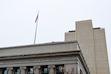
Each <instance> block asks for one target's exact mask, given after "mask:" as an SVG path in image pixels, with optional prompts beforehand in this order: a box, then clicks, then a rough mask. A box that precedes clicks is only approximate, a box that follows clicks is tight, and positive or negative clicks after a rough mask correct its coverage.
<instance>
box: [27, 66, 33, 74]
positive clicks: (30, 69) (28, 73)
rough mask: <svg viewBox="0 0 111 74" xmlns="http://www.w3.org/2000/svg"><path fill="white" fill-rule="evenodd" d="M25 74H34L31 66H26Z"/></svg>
mask: <svg viewBox="0 0 111 74" xmlns="http://www.w3.org/2000/svg"><path fill="white" fill-rule="evenodd" d="M27 74H34V68H33V66H28V67H27Z"/></svg>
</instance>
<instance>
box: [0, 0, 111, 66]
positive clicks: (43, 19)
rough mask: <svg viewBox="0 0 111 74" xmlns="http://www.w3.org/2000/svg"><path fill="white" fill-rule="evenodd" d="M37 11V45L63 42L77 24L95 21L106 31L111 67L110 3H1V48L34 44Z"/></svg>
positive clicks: (74, 0)
mask: <svg viewBox="0 0 111 74" xmlns="http://www.w3.org/2000/svg"><path fill="white" fill-rule="evenodd" d="M38 10H39V19H38V20H39V22H38V30H37V40H36V43H44V42H52V41H63V40H64V32H68V31H69V30H74V29H75V21H79V20H87V19H92V21H93V26H94V27H102V28H105V30H106V40H107V48H108V54H109V62H110V65H111V57H110V56H111V50H110V49H111V45H110V44H111V41H110V38H111V34H110V32H111V21H110V20H111V0H0V47H7V46H18V45H27V44H33V41H34V33H35V32H34V31H35V23H34V21H35V18H36V15H37V12H38Z"/></svg>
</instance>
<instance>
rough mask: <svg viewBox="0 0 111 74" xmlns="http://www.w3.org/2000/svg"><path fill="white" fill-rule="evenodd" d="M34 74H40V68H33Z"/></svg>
mask: <svg viewBox="0 0 111 74" xmlns="http://www.w3.org/2000/svg"><path fill="white" fill-rule="evenodd" d="M34 74H40V66H34Z"/></svg>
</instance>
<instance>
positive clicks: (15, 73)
mask: <svg viewBox="0 0 111 74" xmlns="http://www.w3.org/2000/svg"><path fill="white" fill-rule="evenodd" d="M13 72H14V74H21V71H20V69H19V67H14V68H13Z"/></svg>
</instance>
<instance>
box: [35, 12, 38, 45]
mask: <svg viewBox="0 0 111 74" xmlns="http://www.w3.org/2000/svg"><path fill="white" fill-rule="evenodd" d="M38 16H39V11H38V14H37V17H36V19H35V23H36V28H35V36H34V44H35V43H36V37H37V26H38Z"/></svg>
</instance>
